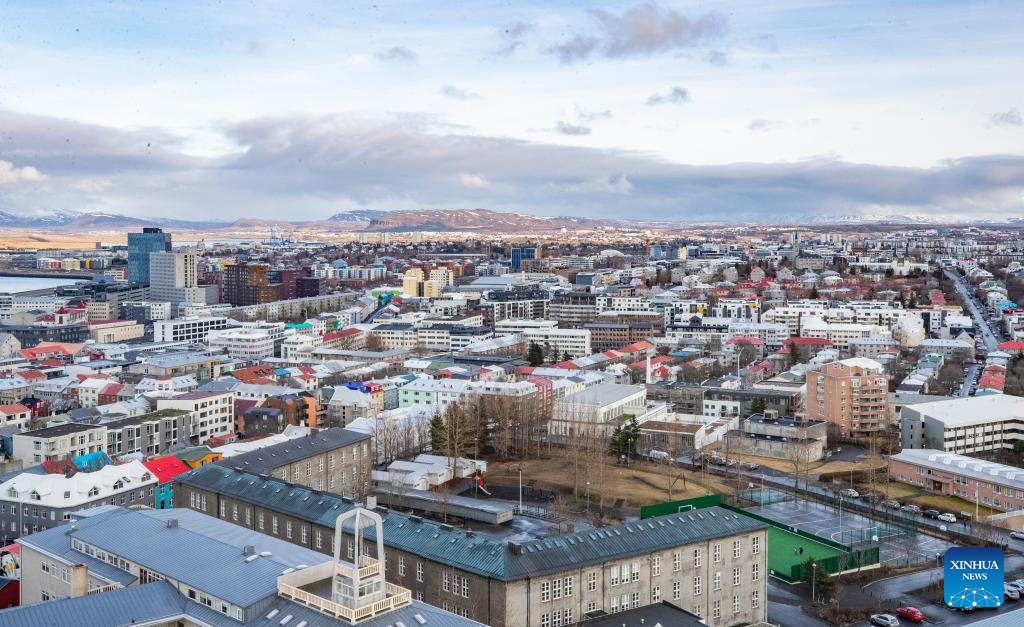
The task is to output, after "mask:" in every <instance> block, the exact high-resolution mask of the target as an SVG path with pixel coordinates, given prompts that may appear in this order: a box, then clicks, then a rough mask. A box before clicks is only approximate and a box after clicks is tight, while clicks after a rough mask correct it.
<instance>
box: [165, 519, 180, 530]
mask: <svg viewBox="0 0 1024 627" xmlns="http://www.w3.org/2000/svg"><path fill="white" fill-rule="evenodd" d="M177 527H178V519H177V518H168V519H167V528H168V529H177Z"/></svg>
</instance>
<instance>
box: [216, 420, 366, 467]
mask: <svg viewBox="0 0 1024 627" xmlns="http://www.w3.org/2000/svg"><path fill="white" fill-rule="evenodd" d="M369 439H370V436H369V435H367V434H365V433H360V432H359V431H352V430H350V429H342V428H337V427H335V428H333V429H320V430H319V431H315V432H312V433H310V434H309V435H307V436H305V437H301V438H295V439H294V440H288V441H287V442H281V443H280V444H274V445H271V446H267V447H264V448H261V449H256V450H255V451H249V452H248V453H243V454H241V455H235V456H233V457H229V458H227V459H224V460H221V461H220V462H218V463H220V464H224V465H225V466H230V467H231V468H237V469H238V470H244V471H247V472H254V473H256V474H264V473H269V472H270V471H272V470H274V469H275V468H280V467H281V466H285V465H287V464H292V463H295V462H297V461H301V460H303V459H306V458H309V457H311V456H313V455H319V454H321V453H325V452H327V451H333V450H335V449H337V448H340V447H343V446H349V445H351V444H355V443H356V442H362V441H363V440H369Z"/></svg>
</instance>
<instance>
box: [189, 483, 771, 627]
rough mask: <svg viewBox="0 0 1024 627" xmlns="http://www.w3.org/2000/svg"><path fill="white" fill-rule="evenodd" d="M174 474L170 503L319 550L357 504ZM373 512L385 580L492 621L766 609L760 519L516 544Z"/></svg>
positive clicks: (744, 616) (720, 516)
mask: <svg viewBox="0 0 1024 627" xmlns="http://www.w3.org/2000/svg"><path fill="white" fill-rule="evenodd" d="M176 482H177V485H176V486H175V507H181V508H189V509H194V510H198V511H203V512H204V513H207V514H209V515H213V516H218V517H219V518H222V519H225V520H230V521H231V522H233V523H235V524H237V525H240V526H243V527H246V528H247V529H252V530H256V531H262V532H263V533H266V534H269V535H271V536H274V537H275V538H279V539H284V540H288V541H290V542H292V543H295V544H298V545H301V546H303V547H307V548H311V549H313V550H316V551H320V552H324V553H326V552H327V551H329V550H331V545H330V541H331V540H330V539H331V538H332V537H333V536H334V533H335V527H334V524H335V518H336V516H337V514H338V513H339V512H345V511H349V510H351V509H354V508H355V507H356V505H355V504H354V503H353V502H351V500H349V499H343V498H341V497H337V496H334V495H332V494H329V493H328V494H325V493H321V492H317V491H315V490H310V489H309V488H305V487H302V486H297V485H294V484H289V483H285V482H283V481H280V480H278V479H274V478H262V477H260V476H259V475H256V474H252V473H247V472H239V471H236V470H232V469H228V468H224V467H223V466H221V465H212V466H205V467H203V468H200V469H197V470H195V471H193V472H191V473H188V474H187V475H181V476H179V477H178V478H177V479H176ZM171 511H173V510H171ZM382 516H383V527H382V534H383V537H384V544H385V546H386V549H387V557H386V560H387V563H386V566H385V569H384V570H385V573H386V576H387V579H388V581H389V582H390V583H392V584H394V585H398V586H402V587H405V588H408V589H409V590H411V591H412V594H413V597H414V598H415V599H418V600H422V601H424V602H426V603H429V604H431V605H433V606H435V607H441V608H444V609H447V610H448V611H451V612H454V613H457V614H460V615H463V616H467V617H468V618H471V619H473V620H476V621H479V622H481V623H484V624H487V625H493V626H494V627H513V626H516V627H519V626H523V627H553V626H554V625H555V624H561V625H571V624H574V623H576V622H577V620H579V619H581V618H582V617H583V616H584V615H585V614H586V613H587V612H591V611H595V610H598V609H601V610H604V611H606V612H610V613H616V612H621V611H624V610H627V609H631V608H635V607H640V606H643V605H649V604H652V603H660V602H661V601H662V600H669V601H671V602H673V603H675V604H677V605H679V606H681V607H683V608H686V609H687V610H690V611H692V612H693V613H695V614H698V615H699V616H701V617H702V618H703V619H704V620H705V621H706V624H707V625H709V626H710V627H724V626H731V625H742V624H751V623H757V622H760V621H763V620H765V618H766V606H767V596H766V595H767V590H766V578H767V572H768V571H767V568H766V561H765V554H766V531H765V525H763V524H761V523H759V522H757V521H755V520H753V519H751V518H749V517H746V516H740V515H738V514H734V513H732V512H729V511H727V510H724V509H721V508H718V507H711V508H707V509H702V510H699V511H694V512H688V513H682V514H673V515H669V516H661V517H656V518H650V519H646V520H642V521H638V522H630V523H626V524H622V525H613V526H608V527H602V528H600V529H594V530H587V531H580V532H572V533H567V534H562V535H557V536H551V537H548V538H545V539H540V540H529V541H526V542H521V543H516V542H507V541H498V540H492V539H490V538H488V537H487V536H485V535H480V534H477V533H476V532H473V531H471V530H463V529H456V528H454V527H451V526H449V525H442V524H437V523H433V522H430V521H427V520H424V519H422V518H420V517H418V516H406V515H403V514H399V513H397V512H394V511H388V510H384V513H383V514H382ZM379 533H380V532H379ZM341 544H342V547H341V549H342V550H343V551H344V553H343V555H348V556H350V557H349V559H351V557H352V556H355V555H357V554H359V553H361V552H362V551H363V550H364V549H362V548H360V546H359V545H358V544H357V542H356V541H354V540H353V538H352V536H351V534H350V533H349V532H348V530H347V529H346V530H345V531H344V536H343V538H342V540H341Z"/></svg>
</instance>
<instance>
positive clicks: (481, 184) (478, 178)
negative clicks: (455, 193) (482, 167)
mask: <svg viewBox="0 0 1024 627" xmlns="http://www.w3.org/2000/svg"><path fill="white" fill-rule="evenodd" d="M459 182H460V183H462V186H463V187H466V188H468V189H487V188H489V187H490V186H491V182H490V181H488V180H487V177H486V176H482V175H480V174H468V173H465V172H463V173H462V174H460V175H459Z"/></svg>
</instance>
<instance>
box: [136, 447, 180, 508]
mask: <svg viewBox="0 0 1024 627" xmlns="http://www.w3.org/2000/svg"><path fill="white" fill-rule="evenodd" d="M142 465H143V466H145V467H146V468H147V469H148V470H149V471H150V472H151V473H153V476H154V477H156V494H155V495H154V497H153V507H154V508H156V509H170V508H172V507H174V478H175V477H177V476H178V475H181V474H184V473H186V472H188V471H189V467H188V466H186V465H185V462H183V461H181V460H180V459H178V458H177V457H175V456H174V455H164V456H162V457H154V458H152V459H150V460H148V461H144V462H142Z"/></svg>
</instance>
